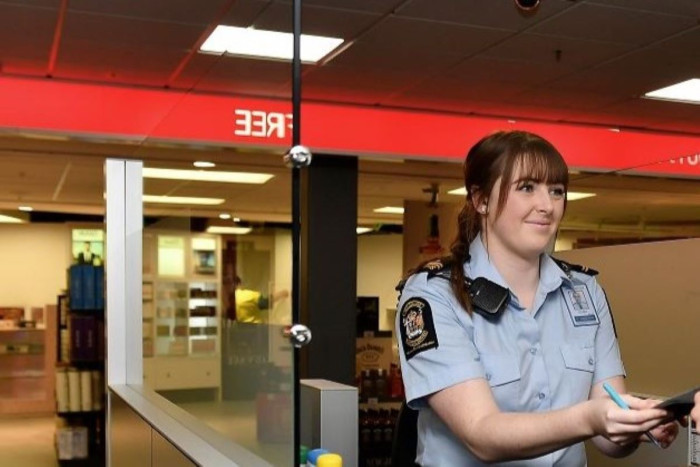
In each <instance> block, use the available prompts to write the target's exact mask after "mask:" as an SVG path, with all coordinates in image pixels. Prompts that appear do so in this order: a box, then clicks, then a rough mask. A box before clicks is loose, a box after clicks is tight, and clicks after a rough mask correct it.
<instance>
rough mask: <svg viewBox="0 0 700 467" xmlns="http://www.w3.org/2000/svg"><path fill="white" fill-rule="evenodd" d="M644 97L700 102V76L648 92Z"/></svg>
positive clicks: (691, 102) (689, 102) (692, 102)
mask: <svg viewBox="0 0 700 467" xmlns="http://www.w3.org/2000/svg"><path fill="white" fill-rule="evenodd" d="M644 97H648V98H649V99H660V100H664V101H674V102H685V103H687V104H700V78H693V79H689V80H687V81H682V82H680V83H676V84H673V85H671V86H667V87H665V88H661V89H657V90H656V91H651V92H648V93H646V94H644Z"/></svg>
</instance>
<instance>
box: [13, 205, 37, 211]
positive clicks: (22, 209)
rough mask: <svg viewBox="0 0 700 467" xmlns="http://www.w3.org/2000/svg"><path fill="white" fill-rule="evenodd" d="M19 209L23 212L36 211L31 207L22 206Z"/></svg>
mask: <svg viewBox="0 0 700 467" xmlns="http://www.w3.org/2000/svg"><path fill="white" fill-rule="evenodd" d="M17 209H19V210H20V211H23V212H32V211H33V210H34V208H33V207H31V206H20V207H18V208H17Z"/></svg>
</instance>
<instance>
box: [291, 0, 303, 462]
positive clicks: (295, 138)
mask: <svg viewBox="0 0 700 467" xmlns="http://www.w3.org/2000/svg"><path fill="white" fill-rule="evenodd" d="M292 9H293V13H292V21H293V29H292V32H293V36H294V55H293V57H292V147H296V146H297V145H299V144H301V56H300V53H301V0H293V2H292ZM300 185H301V168H300V167H298V166H294V167H292V323H298V322H299V314H300V310H301V187H300ZM293 348H294V358H293V369H292V376H293V381H294V416H293V417H292V418H293V419H294V445H293V447H292V449H293V450H294V457H293V458H294V466H295V467H296V466H298V465H299V445H300V444H301V423H300V420H299V418H300V417H299V414H300V394H299V392H300V385H299V360H300V358H299V352H300V349H299V348H298V347H297V346H294V347H293Z"/></svg>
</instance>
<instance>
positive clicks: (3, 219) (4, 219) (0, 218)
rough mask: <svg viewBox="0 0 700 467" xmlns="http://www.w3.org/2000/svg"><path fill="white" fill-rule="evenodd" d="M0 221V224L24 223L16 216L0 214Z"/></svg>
mask: <svg viewBox="0 0 700 467" xmlns="http://www.w3.org/2000/svg"><path fill="white" fill-rule="evenodd" d="M0 223H2V224H24V221H23V220H22V219H20V218H18V217H12V216H8V215H6V214H0Z"/></svg>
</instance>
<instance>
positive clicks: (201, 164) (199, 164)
mask: <svg viewBox="0 0 700 467" xmlns="http://www.w3.org/2000/svg"><path fill="white" fill-rule="evenodd" d="M192 165H194V166H195V167H199V168H200V169H211V168H212V167H216V164H215V163H213V162H209V161H194V162H193V163H192Z"/></svg>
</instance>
